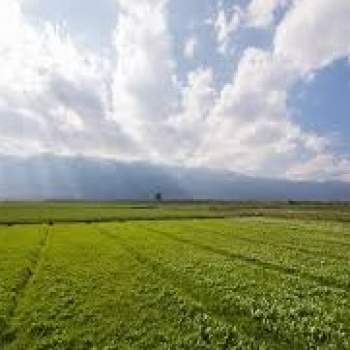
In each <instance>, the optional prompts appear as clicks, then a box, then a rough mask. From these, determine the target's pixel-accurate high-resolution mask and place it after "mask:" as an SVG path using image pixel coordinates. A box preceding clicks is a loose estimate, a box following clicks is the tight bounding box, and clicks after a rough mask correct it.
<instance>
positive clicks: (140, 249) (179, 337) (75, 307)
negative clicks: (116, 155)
mask: <svg viewBox="0 0 350 350" xmlns="http://www.w3.org/2000/svg"><path fill="white" fill-rule="evenodd" d="M349 214H350V208H349V206H348V205H345V204H336V205H331V204H328V205H325V204H300V205H292V206H290V205H287V204H276V203H268V204H265V205H263V204H262V203H250V204H249V203H239V204H232V203H226V204H224V203H201V204H198V203H197V204H195V203H191V204H181V203H172V204H163V205H159V204H150V203H143V204H142V203H138V204H131V203H40V204H39V203H31V204H30V203H29V204H28V203H5V204H3V205H2V206H1V208H0V222H1V223H3V224H4V225H2V226H0V349H1V350H3V349H4V350H10V349H11V350H21V349H23V350H24V349H26V350H27V349H62V350H63V349H101V350H102V349H105V350H107V349H350V294H349V291H350V223H347V217H348V215H349ZM205 217H206V218H205ZM215 217H217V218H215ZM298 217H300V219H298ZM179 218H181V220H179ZM130 219H134V220H130ZM141 219H152V220H141ZM159 219H162V220H159ZM165 219H168V220H165ZM311 219H312V220H311ZM315 219H318V220H315ZM320 219H322V220H320ZM104 220H105V221H106V222H103V221H104ZM113 220H116V221H113ZM118 220H119V221H118ZM120 220H125V221H120ZM69 221H77V222H76V223H69ZM79 221H86V223H83V222H79ZM47 222H49V223H50V224H49V225H48V224H47ZM8 223H11V225H10V226H8V225H7V224H8ZM15 223H17V224H15ZM18 223H22V224H18ZM23 223H26V224H23ZM28 223H33V224H31V225H29V224H28ZM34 223H37V224H34ZM5 224H6V225H5Z"/></svg>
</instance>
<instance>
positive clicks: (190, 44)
mask: <svg viewBox="0 0 350 350" xmlns="http://www.w3.org/2000/svg"><path fill="white" fill-rule="evenodd" d="M197 46H198V39H197V38H196V37H195V36H191V37H190V38H188V39H187V40H186V42H185V46H184V57H186V58H188V59H193V58H194V56H195V54H196V49H197Z"/></svg>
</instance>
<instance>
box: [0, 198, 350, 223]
mask: <svg viewBox="0 0 350 350" xmlns="http://www.w3.org/2000/svg"><path fill="white" fill-rule="evenodd" d="M242 216H250V217H281V218H293V219H313V220H331V221H338V222H339V221H341V222H350V203H336V202H330V203H327V202H324V203H317V202H292V204H288V202H205V201H203V202H163V203H155V202H143V203H140V202H138V203H133V202H74V201H72V202H23V203H21V202H2V203H1V202H0V224H3V225H8V224H9V225H13V224H41V223H56V222H57V223H70V222H82V223H84V222H105V221H125V220H169V219H188V218H230V217H242Z"/></svg>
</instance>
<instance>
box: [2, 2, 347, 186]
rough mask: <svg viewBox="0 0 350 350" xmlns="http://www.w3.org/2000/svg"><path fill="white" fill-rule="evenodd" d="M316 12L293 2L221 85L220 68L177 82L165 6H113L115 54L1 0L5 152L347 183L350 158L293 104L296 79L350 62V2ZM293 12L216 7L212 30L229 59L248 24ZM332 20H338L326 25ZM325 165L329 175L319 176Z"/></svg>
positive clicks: (188, 51) (272, 5)
mask: <svg viewBox="0 0 350 350" xmlns="http://www.w3.org/2000/svg"><path fill="white" fill-rule="evenodd" d="M315 3H316V2H312V1H309V0H297V1H295V3H294V5H293V6H292V7H291V9H290V10H288V11H287V14H286V15H285V17H284V18H283V19H282V20H281V22H280V24H278V26H277V28H276V34H275V38H274V40H273V47H272V48H271V49H261V48H255V47H246V48H245V49H244V50H243V52H242V53H241V57H240V59H239V61H238V62H235V65H234V62H232V70H233V67H234V66H236V69H235V70H234V73H233V74H232V76H231V78H230V79H228V82H227V83H226V84H223V86H222V87H221V88H219V87H218V86H219V84H217V75H216V67H214V66H213V67H209V66H205V65H201V66H199V67H196V68H195V69H194V70H193V71H190V72H187V73H186V79H184V81H181V80H180V79H179V77H178V74H177V72H178V67H177V62H176V59H175V57H176V56H175V54H174V49H173V46H174V42H173V40H174V38H173V37H172V34H171V32H170V29H169V14H168V5H169V4H168V1H167V0H118V1H116V6H118V18H117V19H116V28H115V32H114V38H113V42H111V47H112V48H113V50H114V52H113V55H112V56H108V57H105V56H104V55H103V54H102V53H101V52H91V51H90V50H88V49H87V48H86V47H82V46H80V45H79V44H78V43H77V42H75V41H74V40H73V39H72V38H71V36H70V35H69V34H68V33H66V32H65V31H64V30H63V29H61V28H57V27H55V26H53V25H52V24H50V23H47V22H37V23H36V24H33V23H32V22H30V21H29V20H28V18H26V16H25V14H24V13H23V11H22V9H21V1H19V0H2V1H1V3H0V119H1V123H0V153H2V154H17V155H18V154H20V155H30V154H39V153H51V154H68V155H77V154H78V155H86V156H94V157H103V158H114V159H118V160H144V161H152V162H157V163H168V164H169V163H172V164H182V165H200V166H207V167H218V168H225V169H230V170H234V171H238V172H242V173H249V174H252V175H270V176H277V177H281V176H282V177H283V176H286V177H294V178H303V179H304V178H319V179H325V178H332V179H335V178H340V179H344V180H349V177H348V173H349V172H348V170H349V168H350V166H349V164H350V161H349V159H348V158H347V157H346V156H335V155H333V154H332V153H331V152H330V151H329V140H327V139H326V138H325V137H322V135H318V134H316V133H312V132H309V131H308V132H306V131H305V130H303V129H302V128H301V126H299V125H298V124H297V123H296V122H295V121H294V119H293V114H292V110H291V109H290V107H289V105H288V97H289V94H290V90H291V88H292V87H293V86H294V85H295V84H296V83H297V82H298V81H300V80H302V79H305V77H306V76H307V75H309V74H314V73H315V71H317V70H318V69H321V68H322V67H324V66H326V65H328V64H331V63H332V62H333V61H334V60H336V59H338V58H341V57H346V56H347V55H348V54H349V39H348V38H349V37H350V32H349V33H348V29H349V24H348V21H346V19H347V18H349V16H350V10H349V5H348V1H345V0H344V1H343V0H337V1H336V6H335V5H334V2H331V1H330V0H328V1H327V0H320V1H318V2H317V6H316V5H315ZM286 4H287V1H286V0H285V1H282V0H276V1H272V0H269V1H264V2H262V1H258V0H252V2H251V3H250V5H249V6H248V7H247V9H245V10H244V12H243V11H242V10H241V9H239V8H238V7H234V8H233V9H231V10H230V11H228V12H227V10H224V8H223V7H221V8H220V9H219V12H218V15H217V16H216V17H215V19H214V20H213V21H212V25H213V26H214V28H215V31H216V37H217V42H218V44H219V45H218V47H219V51H220V52H221V53H225V54H226V53H227V52H228V50H229V47H230V45H229V43H230V41H231V40H232V36H233V35H234V33H236V32H237V31H238V30H239V27H240V26H242V25H245V26H249V25H250V26H255V27H259V28H265V27H267V26H270V25H271V24H272V23H273V22H274V16H275V12H276V11H277V9H278V8H281V7H283V6H285V5H286ZM332 4H333V5H334V6H332ZM327 11H331V12H327ZM327 13H331V14H332V15H333V16H334V18H335V17H337V18H338V21H332V23H331V24H329V23H328V24H327V23H326V20H327V19H328V18H327V16H326V14H327ZM311 14H312V15H313V16H314V17H311ZM333 23H338V25H336V24H333ZM325 28H326V29H327V30H326V29H325ZM339 28H340V29H339ZM341 33H348V35H340V34H341ZM316 34H317V35H321V36H322V40H316V39H317V38H319V37H316ZM331 39H333V41H332V40H331ZM197 45H198V43H197V39H196V37H195V36H194V37H191V38H189V40H188V41H187V42H186V45H185V48H184V54H185V56H186V57H188V58H193V57H194V55H195V49H196V46H197ZM227 57H228V55H227V56H226V58H227ZM325 166H327V167H328V169H329V171H327V172H321V170H322V168H323V167H325ZM317 174H319V176H317Z"/></svg>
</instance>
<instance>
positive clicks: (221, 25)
mask: <svg viewBox="0 0 350 350" xmlns="http://www.w3.org/2000/svg"><path fill="white" fill-rule="evenodd" d="M241 17H242V11H241V8H240V7H239V6H234V7H233V8H232V9H230V10H225V9H224V8H223V5H222V4H220V6H219V10H218V13H217V16H216V18H213V19H211V20H209V24H211V25H213V27H214V30H215V33H216V38H217V43H218V52H219V53H221V54H223V55H225V54H227V51H228V48H229V44H230V41H231V40H232V36H233V34H234V33H236V32H237V30H238V29H239V27H240V25H241Z"/></svg>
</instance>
